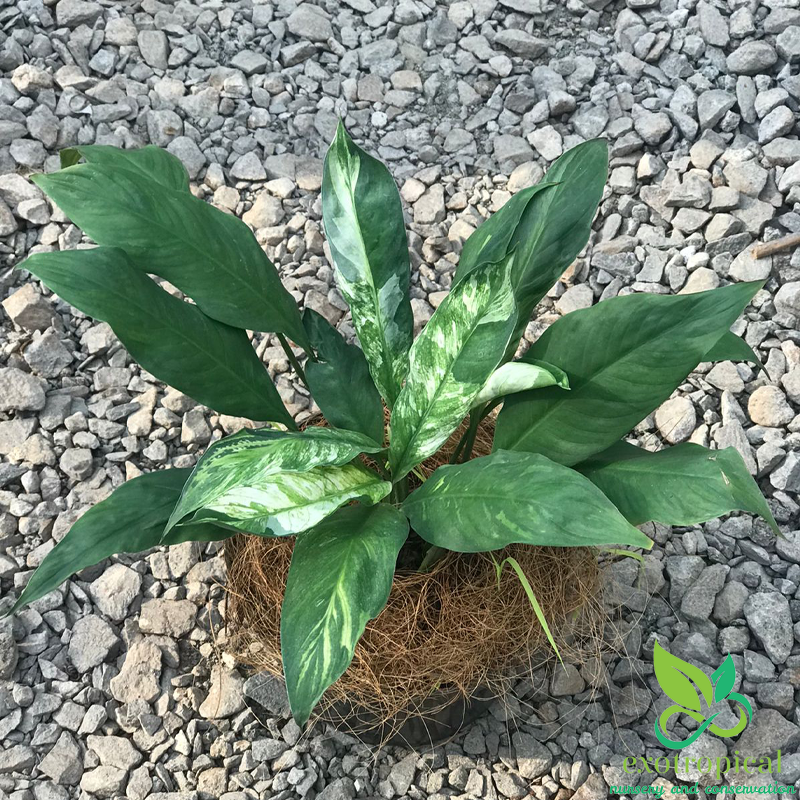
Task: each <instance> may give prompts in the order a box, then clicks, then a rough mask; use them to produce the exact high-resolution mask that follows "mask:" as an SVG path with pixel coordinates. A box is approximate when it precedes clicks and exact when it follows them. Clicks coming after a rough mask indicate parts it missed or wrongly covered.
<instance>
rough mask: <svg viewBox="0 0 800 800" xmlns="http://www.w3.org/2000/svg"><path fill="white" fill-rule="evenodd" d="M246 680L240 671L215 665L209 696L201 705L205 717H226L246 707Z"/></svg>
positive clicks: (202, 714) (201, 711) (201, 713)
mask: <svg viewBox="0 0 800 800" xmlns="http://www.w3.org/2000/svg"><path fill="white" fill-rule="evenodd" d="M243 685H244V681H243V680H242V677H241V675H239V673H238V672H235V671H233V670H228V669H225V668H224V667H220V666H215V667H214V668H213V670H212V671H211V678H210V685H209V690H208V696H207V697H206V699H205V700H204V701H203V702H202V704H201V705H200V716H201V717H203V719H224V718H225V717H231V716H233V715H234V714H238V713H239V712H240V711H241V710H242V709H243V708H244V695H243V694H242V688H243Z"/></svg>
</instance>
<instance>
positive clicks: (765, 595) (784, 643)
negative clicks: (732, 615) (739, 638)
mask: <svg viewBox="0 0 800 800" xmlns="http://www.w3.org/2000/svg"><path fill="white" fill-rule="evenodd" d="M744 616H745V619H746V620H747V624H748V626H749V627H750V630H751V631H752V633H753V635H754V636H755V637H756V639H758V641H759V642H760V643H761V646H762V647H763V648H764V650H765V651H766V653H767V655H768V656H769V657H770V659H771V660H772V661H773V662H774V663H775V664H783V663H784V662H785V661H786V659H787V658H789V655H790V653H791V652H792V644H793V643H794V632H793V630H792V614H791V611H790V610H789V601H788V600H787V599H786V598H785V597H784V596H783V595H781V594H778V593H777V592H760V593H758V594H754V595H752V596H751V597H749V598H748V599H747V601H746V602H745V604H744Z"/></svg>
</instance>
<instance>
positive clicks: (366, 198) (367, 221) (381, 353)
mask: <svg viewBox="0 0 800 800" xmlns="http://www.w3.org/2000/svg"><path fill="white" fill-rule="evenodd" d="M322 220H323V224H324V227H325V235H326V236H327V238H328V243H329V244H330V248H331V256H332V258H333V265H334V268H335V270H336V280H337V282H338V284H339V288H340V289H341V292H342V294H343V295H344V298H345V300H347V302H348V304H349V305H350V310H351V312H352V314H353V325H354V327H355V329H356V333H357V334H358V340H359V342H360V343H361V348H362V349H363V351H364V354H365V355H366V357H367V361H368V362H369V368H370V372H371V373H372V378H373V380H374V381H375V385H376V386H377V387H378V390H379V391H380V393H381V395H382V396H383V398H384V400H386V404H387V405H388V406H389V407H390V408H391V406H392V405H393V404H394V401H395V398H396V397H397V394H398V392H399V391H400V386H401V384H402V382H403V380H404V378H405V376H406V371H407V369H408V358H407V357H408V350H409V348H410V347H411V340H412V338H413V330H414V318H413V315H412V313H411V301H410V299H409V294H408V286H409V280H410V266H409V258H408V244H407V241H406V231H405V223H404V221H403V209H402V205H401V203H400V195H399V193H398V191H397V186H396V185H395V183H394V180H393V178H392V176H391V175H390V174H389V171H388V170H387V169H386V167H385V166H384V165H383V164H382V163H381V162H380V161H378V160H376V159H374V158H372V157H371V156H369V155H367V154H366V153H365V152H364V151H363V150H361V148H359V147H357V146H356V145H355V143H354V142H353V140H352V139H351V138H350V137H349V136H348V135H347V131H345V129H344V126H343V125H342V124H341V123H339V127H338V128H337V130H336V136H335V137H334V139H333V142H332V143H331V146H330V149H329V150H328V153H327V155H326V156H325V166H324V170H323V177H322Z"/></svg>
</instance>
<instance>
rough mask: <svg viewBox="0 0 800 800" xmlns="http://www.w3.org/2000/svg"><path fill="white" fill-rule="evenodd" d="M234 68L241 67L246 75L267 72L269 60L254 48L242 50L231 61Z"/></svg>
mask: <svg viewBox="0 0 800 800" xmlns="http://www.w3.org/2000/svg"><path fill="white" fill-rule="evenodd" d="M230 64H231V66H232V67H233V68H234V69H240V70H241V71H242V72H244V74H245V75H248V76H250V75H257V74H260V73H262V72H266V69H267V65H268V64H269V61H267V59H266V58H265V57H264V56H263V55H262V54H261V53H257V52H254V51H253V50H240V51H239V52H238V53H237V54H236V55H235V56H234V57H233V58H232V59H231V62H230Z"/></svg>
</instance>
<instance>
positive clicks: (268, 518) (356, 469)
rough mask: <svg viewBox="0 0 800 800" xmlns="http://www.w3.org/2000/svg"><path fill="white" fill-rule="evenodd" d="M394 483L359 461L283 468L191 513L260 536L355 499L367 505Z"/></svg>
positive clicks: (287, 529) (300, 524)
mask: <svg viewBox="0 0 800 800" xmlns="http://www.w3.org/2000/svg"><path fill="white" fill-rule="evenodd" d="M391 489H392V485H391V484H390V483H388V482H387V481H384V480H382V479H381V478H380V476H379V475H377V474H376V473H374V472H372V471H371V470H368V469H366V468H365V467H361V466H357V465H355V464H344V465H343V466H341V467H314V468H313V469H309V470H307V471H306V472H291V471H282V472H277V473H274V474H272V475H270V476H268V477H267V478H265V479H264V480H262V481H260V482H258V483H257V484H252V483H250V484H248V485H241V484H240V485H236V486H232V487H230V488H229V489H227V490H226V491H225V492H224V493H223V494H222V495H221V496H219V497H217V498H216V499H215V500H213V501H211V502H210V503H205V504H204V505H203V507H202V508H201V509H199V510H198V511H196V512H195V513H194V515H193V516H192V517H191V522H192V523H197V522H214V523H216V524H218V525H223V526H227V527H230V528H235V529H236V530H239V531H244V532H246V533H255V534H258V535H260V536H289V535H291V534H294V533H302V532H303V531H305V530H308V529H309V528H311V527H313V526H314V525H316V524H317V523H318V522H320V521H322V520H323V519H325V517H327V516H328V515H329V514H331V513H332V512H334V511H336V509H337V508H339V507H340V506H343V505H344V504H345V503H349V502H350V501H351V500H362V501H363V502H365V503H366V504H367V505H370V504H372V503H377V502H378V501H379V500H382V499H383V498H384V497H386V495H387V494H389V492H390V491H391Z"/></svg>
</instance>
